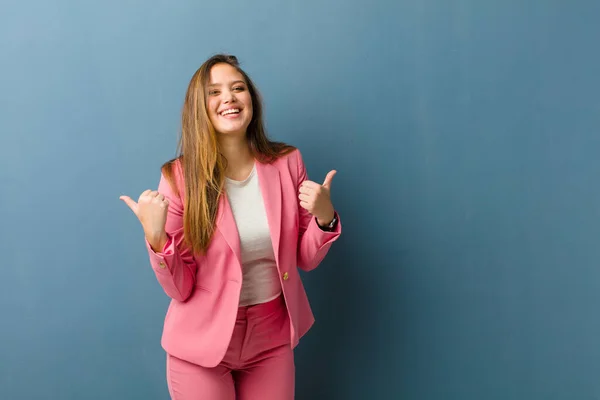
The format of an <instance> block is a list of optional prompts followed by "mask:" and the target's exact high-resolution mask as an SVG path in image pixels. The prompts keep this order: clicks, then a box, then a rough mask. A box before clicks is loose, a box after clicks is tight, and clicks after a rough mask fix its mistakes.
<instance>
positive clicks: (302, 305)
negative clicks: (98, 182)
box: [146, 150, 341, 367]
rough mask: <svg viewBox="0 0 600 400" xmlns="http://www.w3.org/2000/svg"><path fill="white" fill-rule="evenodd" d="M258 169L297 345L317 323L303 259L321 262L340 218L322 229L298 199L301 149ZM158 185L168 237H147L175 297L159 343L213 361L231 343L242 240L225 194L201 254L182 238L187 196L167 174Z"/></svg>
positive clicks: (308, 263)
mask: <svg viewBox="0 0 600 400" xmlns="http://www.w3.org/2000/svg"><path fill="white" fill-rule="evenodd" d="M256 169H257V174H258V179H259V182H260V189H261V192H262V196H263V199H264V201H265V207H266V211H267V219H268V223H269V227H270V231H271V240H272V242H273V249H274V253H275V257H276V260H277V268H278V269H279V278H280V282H281V286H282V288H283V295H284V298H285V301H286V305H287V309H288V314H289V317H290V321H291V324H290V325H291V332H290V335H291V346H292V347H295V346H296V345H297V344H298V341H299V339H300V337H302V336H303V335H304V334H305V333H306V332H307V331H308V330H309V328H310V327H311V326H312V324H313V323H314V317H313V313H312V311H311V308H310V305H309V302H308V298H307V296H306V292H305V290H304V286H303V284H302V281H301V280H300V275H299V271H298V267H299V268H302V269H303V270H305V271H309V270H312V269H314V268H315V267H317V266H318V265H319V263H320V262H321V261H322V260H323V258H324V257H325V255H326V254H327V252H328V250H329V248H330V247H331V244H332V243H333V242H334V241H335V240H337V239H338V237H339V236H340V233H341V223H340V222H338V224H337V228H336V230H335V231H334V232H325V231H323V230H321V229H320V228H319V226H318V225H317V223H316V219H315V218H314V217H312V216H311V215H310V214H309V213H308V212H307V211H306V210H304V209H303V208H302V207H300V205H299V201H298V188H299V186H300V184H301V183H302V182H303V181H304V180H305V179H307V176H306V169H305V167H304V163H303V161H302V156H301V154H300V152H299V151H298V150H295V151H293V152H292V153H290V154H288V155H287V156H284V157H281V158H279V159H278V160H277V161H275V162H274V163H272V164H262V163H258V162H257V165H256ZM175 170H176V171H177V170H179V168H175ZM176 175H178V179H179V188H180V192H181V193H185V191H184V190H183V181H182V179H181V174H180V173H179V174H176ZM158 191H159V192H160V193H162V194H163V195H164V196H165V197H166V198H167V199H168V200H169V204H170V205H169V211H168V216H167V222H166V231H167V235H168V236H169V241H168V242H167V243H166V244H165V247H164V249H163V250H162V252H159V253H157V252H154V251H153V250H152V248H151V247H150V245H149V244H148V242H147V241H146V246H147V248H148V254H149V256H150V264H151V265H152V269H153V270H154V273H155V274H156V278H157V279H158V282H159V283H160V285H161V286H162V287H163V289H164V291H165V293H166V294H167V295H168V296H169V297H171V298H172V300H171V303H170V304H169V308H168V310H167V314H166V317H165V321H164V328H163V334H162V340H161V344H162V346H163V348H164V349H165V351H166V352H167V353H169V354H171V355H173V356H175V357H178V358H181V359H184V360H187V361H189V362H192V363H195V364H198V365H201V366H205V367H214V366H216V365H218V364H219V363H220V361H221V360H222V358H223V356H224V355H225V352H226V350H227V347H228V345H229V340H230V338H231V334H232V332H233V327H234V323H235V319H236V315H237V309H238V306H239V297H240V290H241V284H242V269H241V268H242V267H241V263H240V242H239V236H238V231H237V227H236V224H235V221H234V218H233V214H232V211H231V207H230V205H229V202H228V201H227V196H221V200H220V203H219V208H218V213H217V218H216V228H217V229H216V230H215V233H214V236H213V238H212V241H211V243H210V245H209V247H208V249H207V251H206V252H205V254H204V255H202V256H192V255H191V253H190V252H189V251H188V250H187V249H186V248H185V246H184V245H183V204H182V201H181V200H180V198H179V197H177V196H176V195H175V193H174V191H173V190H172V189H171V187H170V185H169V183H168V182H167V181H166V179H165V177H164V176H163V175H161V179H160V183H159V186H158ZM338 218H339V216H338Z"/></svg>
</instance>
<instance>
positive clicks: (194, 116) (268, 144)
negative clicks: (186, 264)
mask: <svg viewBox="0 0 600 400" xmlns="http://www.w3.org/2000/svg"><path fill="white" fill-rule="evenodd" d="M220 63H225V64H229V65H231V66H233V67H234V68H236V69H237V71H238V72H239V73H240V74H242V76H243V77H244V80H245V81H246V84H247V86H248V90H249V92H250V95H251V98H252V109H253V114H252V120H251V121H250V124H249V125H248V129H247V130H246V139H247V140H248V144H249V146H250V150H251V151H252V154H253V156H254V157H256V158H257V159H258V161H260V162H263V163H271V162H273V161H275V160H276V159H277V158H279V157H281V156H283V155H285V154H288V153H290V152H291V151H293V150H294V149H295V148H294V147H293V146H289V145H287V144H285V143H279V142H273V141H271V140H269V139H268V137H267V133H266V130H265V127H264V123H263V108H262V101H261V98H260V94H259V92H258V90H257V89H256V86H255V85H254V83H253V82H252V80H251V79H250V77H249V76H248V75H247V74H246V73H245V72H244V71H243V70H242V69H241V68H240V66H239V63H238V60H237V58H236V57H235V56H233V55H228V54H217V55H214V56H212V57H210V58H209V59H208V60H206V61H205V62H204V63H203V64H202V65H201V66H200V68H199V69H198V70H197V71H196V72H195V73H194V75H193V76H192V79H191V80H190V83H189V85H188V89H187V93H186V96H185V102H184V104H183V110H182V113H181V114H182V115H181V136H180V139H179V144H178V148H177V153H178V155H177V157H176V158H175V159H173V160H171V161H168V162H166V163H165V164H164V165H163V166H162V172H163V174H164V176H165V178H166V179H167V180H168V181H169V184H170V185H171V187H172V188H173V189H174V191H175V193H177V194H178V196H179V197H180V198H181V197H182V193H181V191H180V190H179V189H178V185H177V182H176V181H177V179H176V175H177V173H176V172H175V168H177V169H178V170H179V171H178V173H179V174H180V175H181V177H182V178H183V181H184V182H185V185H184V186H185V193H184V194H183V196H185V197H184V199H182V200H183V204H184V211H183V232H184V238H185V243H186V245H187V246H188V247H189V248H190V250H191V251H192V252H193V253H194V254H200V253H202V252H204V251H206V248H207V247H208V245H209V243H210V240H211V238H212V235H213V233H214V229H215V218H216V216H217V210H218V206H219V199H220V196H221V195H222V191H223V184H224V181H225V168H226V162H227V161H226V160H225V157H224V156H223V155H222V154H221V151H220V148H219V142H218V140H217V132H216V131H215V128H214V126H213V125H212V123H211V121H210V118H209V116H208V112H207V109H206V87H207V85H208V84H209V83H210V71H211V68H212V67H213V66H215V65H216V64H220ZM177 164H179V165H177Z"/></svg>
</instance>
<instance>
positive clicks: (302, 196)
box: [298, 193, 311, 203]
mask: <svg viewBox="0 0 600 400" xmlns="http://www.w3.org/2000/svg"><path fill="white" fill-rule="evenodd" d="M310 198H311V196H310V195H309V194H305V193H300V195H299V196H298V199H300V201H301V202H305V203H307V202H308V201H309V200H310Z"/></svg>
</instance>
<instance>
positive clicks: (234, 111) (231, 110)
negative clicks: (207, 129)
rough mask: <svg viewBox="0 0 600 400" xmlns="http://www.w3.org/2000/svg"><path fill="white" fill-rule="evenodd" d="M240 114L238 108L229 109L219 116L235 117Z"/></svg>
mask: <svg viewBox="0 0 600 400" xmlns="http://www.w3.org/2000/svg"><path fill="white" fill-rule="evenodd" d="M240 112H241V110H240V109H239V108H229V109H227V110H225V111H222V112H221V113H220V114H219V115H221V116H222V117H226V116H228V115H237V114H239V113H240Z"/></svg>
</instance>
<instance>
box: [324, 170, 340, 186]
mask: <svg viewBox="0 0 600 400" xmlns="http://www.w3.org/2000/svg"><path fill="white" fill-rule="evenodd" d="M335 174H337V171H336V170H331V171H329V173H328V174H327V176H326V177H325V181H324V182H323V186H325V187H326V188H328V189H329V188H331V181H332V180H333V177H334V176H335Z"/></svg>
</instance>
